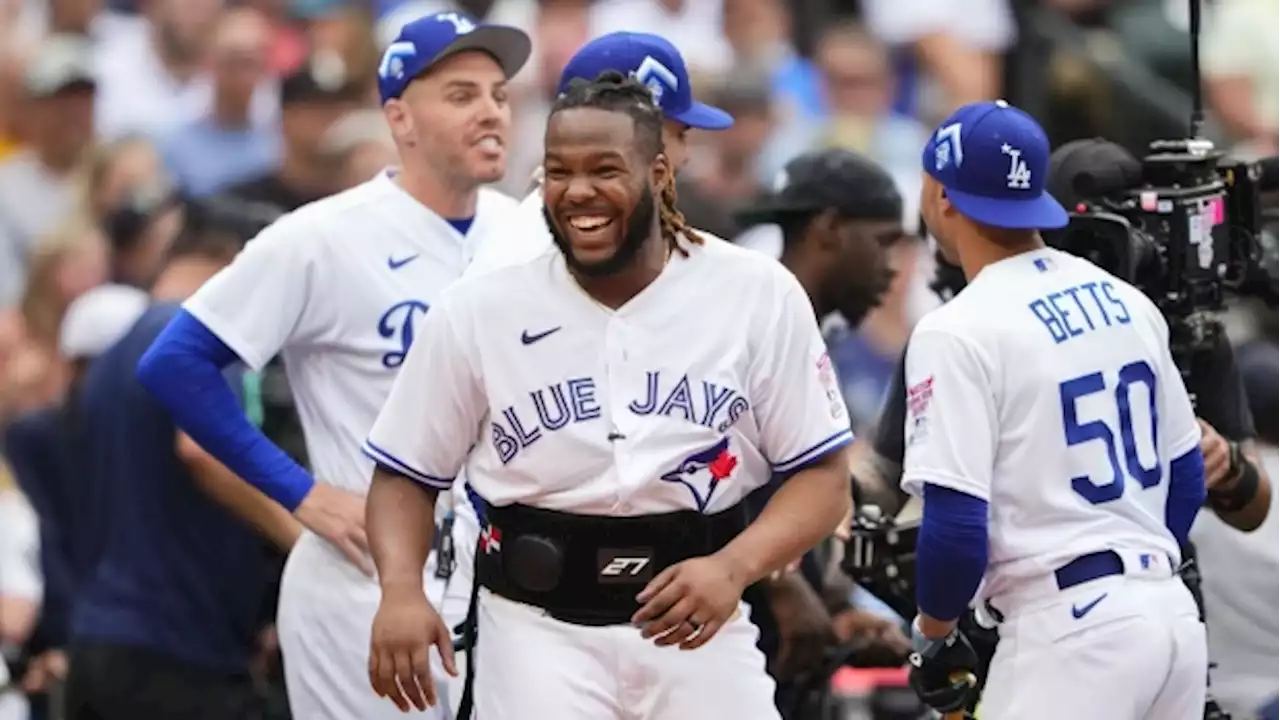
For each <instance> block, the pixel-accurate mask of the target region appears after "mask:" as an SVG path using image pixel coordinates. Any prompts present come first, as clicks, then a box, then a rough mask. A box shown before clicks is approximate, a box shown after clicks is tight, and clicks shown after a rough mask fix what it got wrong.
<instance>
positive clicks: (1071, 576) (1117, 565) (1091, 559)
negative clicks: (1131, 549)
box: [1053, 550, 1124, 590]
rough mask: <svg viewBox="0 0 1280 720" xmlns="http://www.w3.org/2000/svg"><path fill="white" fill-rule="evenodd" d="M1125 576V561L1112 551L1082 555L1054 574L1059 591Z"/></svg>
mask: <svg viewBox="0 0 1280 720" xmlns="http://www.w3.org/2000/svg"><path fill="white" fill-rule="evenodd" d="M1123 574H1124V561H1123V560H1121V559H1120V556H1119V555H1117V554H1116V553H1115V552H1114V551H1112V550H1100V551H1098V552H1094V553H1089V554H1088V555H1081V556H1080V557H1078V558H1076V559H1075V560H1072V561H1071V562H1069V563H1067V564H1066V565H1063V566H1062V567H1060V568H1058V569H1057V570H1055V571H1054V572H1053V576H1054V578H1055V579H1056V580H1057V581H1058V589H1059V590H1066V589H1067V588H1073V587H1075V586H1077V585H1083V584H1085V583H1087V582H1090V581H1093V580H1097V579H1099V578H1104V577H1110V576H1112V575H1123Z"/></svg>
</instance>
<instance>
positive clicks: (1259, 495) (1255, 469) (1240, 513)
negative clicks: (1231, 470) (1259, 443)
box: [1209, 440, 1271, 532]
mask: <svg viewBox="0 0 1280 720" xmlns="http://www.w3.org/2000/svg"><path fill="white" fill-rule="evenodd" d="M1240 454H1241V456H1242V458H1243V462H1242V464H1241V467H1240V470H1239V472H1237V474H1236V476H1235V477H1234V478H1233V479H1232V480H1231V481H1229V483H1228V484H1227V486H1226V487H1225V488H1223V489H1222V490H1221V491H1218V490H1217V489H1216V488H1215V491H1214V492H1212V493H1210V494H1209V501H1210V507H1212V508H1213V511H1214V513H1215V514H1217V516H1218V517H1219V518H1221V519H1222V521H1223V522H1225V523H1226V524H1228V525H1230V526H1231V527H1233V528H1235V529H1237V530H1240V531H1242V532H1253V531H1254V530H1257V529H1258V528H1259V527H1262V523H1263V522H1265V521H1266V519H1267V514H1268V513H1269V512H1270V511H1271V479H1270V478H1268V477H1267V471H1266V469H1265V468H1263V466H1262V463H1261V462H1260V461H1259V459H1258V454H1257V448H1256V447H1255V446H1254V444H1253V441H1252V440H1246V441H1244V442H1242V443H1240ZM1255 478H1256V480H1255ZM1215 496H1218V497H1219V498H1232V497H1233V496H1240V499H1241V500H1242V501H1243V500H1245V497H1247V498H1248V499H1247V501H1246V502H1245V504H1244V506H1243V507H1241V508H1239V509H1227V508H1231V507H1232V505H1231V504H1224V503H1222V502H1215V501H1214V497H1215ZM1237 504H1238V503H1237Z"/></svg>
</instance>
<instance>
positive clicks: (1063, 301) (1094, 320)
mask: <svg viewBox="0 0 1280 720" xmlns="http://www.w3.org/2000/svg"><path fill="white" fill-rule="evenodd" d="M1115 290H1116V288H1115V286H1114V285H1112V284H1111V283H1109V282H1106V281H1103V282H1087V283H1082V284H1080V285H1073V286H1072V287H1068V288H1063V289H1062V290H1059V291H1057V292H1051V293H1049V294H1048V295H1046V296H1044V297H1042V298H1038V299H1036V300H1035V301H1034V302H1032V303H1031V304H1029V305H1028V306H1027V307H1029V308H1030V309H1031V312H1033V313H1035V316H1036V318H1038V319H1039V320H1040V322H1042V323H1044V326H1045V328H1046V329H1047V330H1048V331H1049V334H1050V335H1051V336H1053V341H1054V342H1055V343H1059V344H1061V343H1064V342H1066V341H1068V340H1070V339H1071V338H1074V337H1079V336H1081V335H1084V334H1085V333H1087V332H1091V331H1093V330H1097V329H1098V328H1101V327H1111V326H1112V325H1127V324H1129V322H1130V320H1131V319H1132V316H1131V315H1130V314H1129V308H1127V307H1125V304H1124V302H1122V301H1121V300H1120V298H1119V297H1117V296H1116V292H1115Z"/></svg>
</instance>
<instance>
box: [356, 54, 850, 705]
mask: <svg viewBox="0 0 1280 720" xmlns="http://www.w3.org/2000/svg"><path fill="white" fill-rule="evenodd" d="M662 120H663V117H662V113H661V111H660V109H659V108H658V107H657V106H656V105H655V104H654V102H653V95H652V92H651V91H650V90H649V89H647V88H646V87H645V85H643V84H641V83H640V82H638V81H637V80H635V79H624V77H623V76H622V75H621V74H620V73H608V74H606V75H604V76H602V77H601V78H600V79H599V80H598V81H597V82H595V83H590V82H585V81H579V82H578V83H575V84H573V85H572V86H571V87H570V88H569V89H568V92H567V93H566V94H565V95H563V96H561V97H560V98H559V99H558V100H557V101H556V104H555V106H554V108H553V110H552V114H551V118H550V119H549V121H548V126H547V132H546V152H545V157H544V167H545V169H546V177H545V187H544V195H545V198H546V199H545V207H544V215H545V220H546V222H547V224H548V225H549V226H550V228H551V229H552V232H553V235H554V240H555V247H554V248H548V249H547V250H546V251H545V252H543V253H542V254H540V255H539V256H538V257H535V258H533V259H531V260H528V261H526V262H523V263H519V264H516V265H513V266H510V267H506V268H501V269H497V270H494V271H491V272H489V273H486V274H481V275H478V276H475V277H472V278H465V279H464V280H463V281H462V282H461V283H460V284H458V285H456V286H454V287H453V288H451V289H450V290H448V291H446V293H445V296H444V298H442V301H441V302H440V303H438V304H437V305H436V307H435V308H434V309H433V311H432V313H431V314H430V315H428V316H427V318H426V321H425V322H424V324H423V328H422V336H421V338H420V340H419V342H418V343H416V344H415V346H414V349H413V350H412V351H411V352H410V354H409V358H408V359H407V360H406V362H405V367H404V370H403V371H402V373H401V376H400V378H399V379H398V380H397V382H396V385H395V386H394V388H393V389H392V392H391V395H390V397H389V398H388V400H387V404H386V406H385V407H384V408H383V410H382V413H381V414H380V415H379V417H378V421H377V423H376V424H375V425H374V428H373V430H372V431H371V432H370V434H369V439H368V441H367V442H366V449H367V451H368V452H369V453H370V454H371V455H373V456H374V457H375V458H377V459H378V461H379V464H378V469H377V471H376V473H375V475H374V480H373V487H372V489H371V492H370V496H369V532H370V544H371V547H372V549H373V551H374V559H375V561H376V562H377V564H378V568H379V576H380V578H381V581H382V587H383V601H382V606H381V608H380V609H379V612H378V617H377V619H376V621H375V624H374V630H373V647H372V650H371V655H370V676H371V681H372V682H373V684H374V686H375V688H376V689H377V691H378V692H379V694H382V695H385V696H387V697H389V698H391V699H393V700H394V701H395V702H397V703H398V704H400V705H401V706H402V707H410V706H418V707H422V706H424V705H426V704H427V703H429V702H431V701H432V700H433V699H434V698H432V697H430V694H431V692H432V689H433V683H432V680H431V676H430V670H429V666H428V657H429V654H428V648H429V646H430V645H436V646H437V647H439V648H441V652H442V653H443V654H444V655H445V656H446V658H447V659H446V663H445V664H446V665H451V658H449V656H450V655H451V650H450V643H449V637H448V636H449V633H448V629H447V628H446V627H445V625H444V623H443V622H442V621H441V620H440V618H439V616H438V615H437V614H436V612H435V610H434V609H433V608H432V606H431V604H430V603H429V602H428V599H427V598H426V596H425V595H424V594H423V592H422V588H421V584H420V583H415V582H414V581H413V578H415V577H417V576H419V575H420V574H421V572H422V566H423V563H424V562H426V560H427V549H428V548H429V547H430V540H431V533H432V528H431V523H430V522H428V519H429V518H430V517H431V516H432V514H433V505H434V502H435V494H436V492H437V491H438V490H443V489H447V488H449V487H450V485H451V484H452V483H453V478H454V476H455V475H457V474H458V473H459V472H460V471H462V470H463V469H464V468H465V470H466V474H467V478H468V480H469V482H470V483H471V485H472V486H473V488H474V490H475V494H476V496H477V498H478V499H479V501H480V502H481V504H482V508H483V511H484V517H485V527H484V530H483V532H482V534H481V543H480V547H481V551H480V552H479V553H478V556H479V557H478V562H477V569H478V575H477V578H478V583H479V584H480V585H481V586H482V590H481V591H480V592H479V593H478V600H479V612H478V617H479V639H478V645H477V646H476V647H475V649H474V652H475V653H476V655H475V656H474V657H473V658H472V663H471V668H470V669H471V670H472V671H473V672H474V677H475V702H476V717H480V718H486V720H514V719H516V718H519V719H521V720H552V719H554V720H607V719H609V718H619V719H621V718H642V719H649V718H654V719H656V718H709V717H735V718H744V719H747V720H751V719H755V718H761V719H764V718H776V717H777V711H776V710H775V709H774V706H773V683H772V681H771V680H770V679H769V678H768V676H767V675H766V674H765V669H764V659H763V657H762V655H761V654H760V652H759V650H758V649H756V646H755V642H756V634H757V633H756V629H755V627H754V626H753V625H752V624H751V623H750V621H749V620H748V619H747V618H746V617H745V615H744V614H743V613H742V612H741V610H740V608H741V593H742V590H743V588H744V587H746V585H748V584H750V583H752V582H754V581H756V580H758V579H760V578H761V577H763V576H764V575H766V574H768V573H769V572H771V571H772V570H775V569H778V568H781V567H783V566H784V565H786V564H787V562H788V561H790V560H792V559H794V558H796V557H799V556H800V555H801V554H802V553H803V552H804V551H805V550H807V549H808V548H810V547H812V546H813V545H814V544H816V543H817V542H819V541H820V540H821V539H823V538H824V537H825V536H827V535H829V534H830V533H831V531H832V530H833V529H834V527H835V526H836V524H837V523H838V522H839V521H840V519H841V517H842V514H843V513H844V512H845V511H846V510H847V508H848V503H849V488H848V473H847V469H846V466H845V461H844V458H843V453H842V452H841V449H842V448H843V447H844V446H845V445H846V444H847V443H848V442H849V441H850V439H851V437H852V434H851V432H850V430H849V424H848V416H847V414H846V412H845V410H844V406H843V403H842V402H841V400H840V394H839V388H838V385H837V384H836V382H835V377H834V374H833V373H832V372H831V369H830V362H829V360H828V359H827V357H826V353H825V350H824V347H823V343H822V338H821V335H820V334H819V332H818V327H817V320H816V318H815V315H814V310H813V307H812V305H810V303H809V301H808V299H807V297H806V296H805V294H804V291H803V289H802V288H801V287H800V285H799V283H798V281H797V280H796V279H795V277H794V276H793V275H791V274H790V273H789V272H787V271H786V270H785V269H784V268H783V267H782V266H781V265H779V264H778V263H777V262H775V261H773V260H772V259H770V258H768V257H766V256H764V255H762V254H760V253H756V252H753V251H750V250H743V249H740V248H736V247H734V246H732V245H729V244H727V243H724V242H723V241H719V240H715V239H712V238H705V237H703V236H701V235H698V234H697V233H696V232H694V231H690V230H687V229H684V228H683V223H682V220H681V218H680V216H679V213H678V212H677V211H675V210H674V208H672V207H671V206H670V205H668V204H667V203H665V202H659V201H658V200H657V198H658V197H662V196H663V195H664V193H663V190H662V189H663V186H664V184H665V183H668V182H670V181H671V179H672V168H671V165H670V163H669V162H668V160H667V159H666V156H665V155H664V154H663V153H662ZM513 299H518V301H517V302H513ZM775 472H777V473H784V474H789V475H790V477H789V479H788V480H787V481H786V482H785V483H784V484H783V486H782V488H781V489H780V490H779V491H778V493H777V494H776V495H775V496H774V498H773V500H772V501H771V502H770V504H769V506H768V507H767V508H766V509H765V511H764V512H763V513H762V514H761V515H760V516H759V518H758V519H756V520H755V521H754V522H752V523H751V524H750V525H747V527H746V529H745V530H743V526H744V525H746V517H745V508H744V506H743V504H742V500H743V498H745V497H746V496H747V495H748V494H749V493H750V492H751V491H752V490H754V489H756V488H758V487H760V486H761V485H763V484H765V483H766V482H768V480H769V478H770V477H771V475H772V474H773V473H775ZM677 647H678V648H680V649H683V650H692V651H693V652H681V651H680V649H677Z"/></svg>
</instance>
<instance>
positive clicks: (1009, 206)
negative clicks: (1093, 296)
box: [922, 100, 1067, 230]
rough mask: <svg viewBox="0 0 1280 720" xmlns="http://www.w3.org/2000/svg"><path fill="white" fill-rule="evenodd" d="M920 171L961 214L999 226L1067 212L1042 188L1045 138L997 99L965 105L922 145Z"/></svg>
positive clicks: (1063, 218)
mask: <svg viewBox="0 0 1280 720" xmlns="http://www.w3.org/2000/svg"><path fill="white" fill-rule="evenodd" d="M922 160H923V163H924V171H925V172H927V173H928V174H929V175H931V176H933V178H934V179H935V180H937V181H938V182H939V183H941V184H942V186H943V187H944V188H946V191H947V199H948V200H950V201H951V204H952V205H954V206H955V207H956V209H957V210H959V211H960V212H961V213H962V214H963V215H964V216H965V217H968V218H969V219H971V220H974V221H977V222H980V223H983V224H985V225H991V226H993V227H999V228H1010V229H1046V230H1047V229H1052V228H1060V227H1063V226H1065V225H1066V224H1067V211H1066V210H1064V209H1063V207H1062V205H1060V204H1059V203H1058V201H1057V200H1055V199H1054V198H1053V196H1052V195H1050V194H1049V193H1048V192H1046V190H1045V183H1046V181H1047V180H1048V175H1049V139H1048V138H1047V137H1045V134H1044V130H1043V129H1042V128H1041V127H1040V125H1039V123H1037V122H1036V121H1035V120H1034V119H1033V118H1032V117H1031V116H1030V115H1028V114H1026V113H1025V112H1023V111H1021V110H1019V109H1018V108H1016V107H1013V106H1012V105H1010V104H1009V103H1007V102H1005V101H1003V100H996V101H994V102H979V103H972V104H969V105H965V106H964V107H962V108H960V109H959V110H956V111H955V113H953V114H952V115H951V117H949V118H947V119H946V120H944V121H943V122H942V124H941V125H940V126H939V127H938V129H937V130H936V131H934V133H933V135H932V136H930V138H929V142H928V144H927V145H925V148H924V156H923V158H922Z"/></svg>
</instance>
